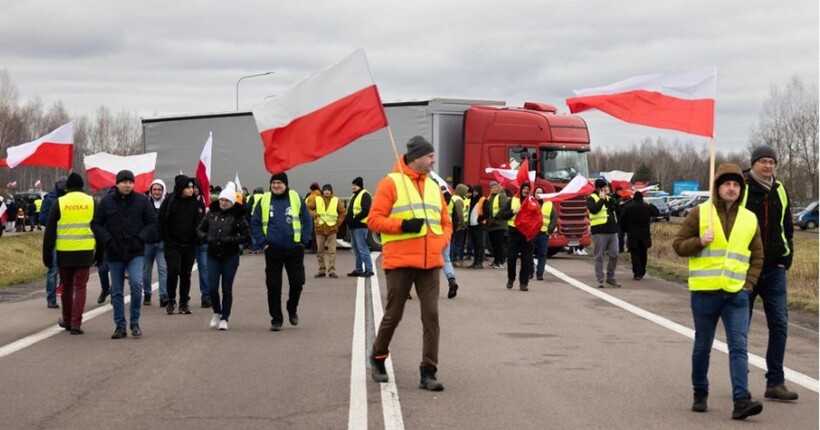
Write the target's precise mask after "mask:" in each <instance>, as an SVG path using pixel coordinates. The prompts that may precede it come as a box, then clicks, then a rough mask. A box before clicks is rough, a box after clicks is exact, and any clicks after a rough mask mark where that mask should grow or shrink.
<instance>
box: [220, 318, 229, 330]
mask: <svg viewBox="0 0 820 430" xmlns="http://www.w3.org/2000/svg"><path fill="white" fill-rule="evenodd" d="M219 329H220V330H227V329H228V321H225V320H219Z"/></svg>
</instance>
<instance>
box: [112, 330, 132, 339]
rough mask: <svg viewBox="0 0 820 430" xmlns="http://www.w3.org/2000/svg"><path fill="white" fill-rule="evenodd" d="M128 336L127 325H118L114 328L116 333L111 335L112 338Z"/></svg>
mask: <svg viewBox="0 0 820 430" xmlns="http://www.w3.org/2000/svg"><path fill="white" fill-rule="evenodd" d="M126 337H128V332H127V331H125V327H117V329H116V330H114V334H112V335H111V339H122V338H126Z"/></svg>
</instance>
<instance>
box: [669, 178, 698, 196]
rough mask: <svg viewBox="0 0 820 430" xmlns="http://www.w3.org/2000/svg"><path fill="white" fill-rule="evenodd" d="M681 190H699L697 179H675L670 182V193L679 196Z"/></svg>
mask: <svg viewBox="0 0 820 430" xmlns="http://www.w3.org/2000/svg"><path fill="white" fill-rule="evenodd" d="M683 191H700V182H699V181H675V182H672V195H673V196H679V195H680V193H681V192H683Z"/></svg>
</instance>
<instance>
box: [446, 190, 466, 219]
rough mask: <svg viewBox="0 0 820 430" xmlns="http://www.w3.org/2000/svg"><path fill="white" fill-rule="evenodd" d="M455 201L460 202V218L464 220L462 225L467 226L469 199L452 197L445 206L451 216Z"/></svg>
mask: <svg viewBox="0 0 820 430" xmlns="http://www.w3.org/2000/svg"><path fill="white" fill-rule="evenodd" d="M456 201H460V202H461V217H462V218H463V219H464V224H467V223H468V222H469V220H470V210H469V209H470V199H468V198H467V197H461V196H458V195H455V196H453V198H452V199H450V203H449V204H448V205H447V212H448V213H449V214H451V215H453V208H454V207H455V202H456Z"/></svg>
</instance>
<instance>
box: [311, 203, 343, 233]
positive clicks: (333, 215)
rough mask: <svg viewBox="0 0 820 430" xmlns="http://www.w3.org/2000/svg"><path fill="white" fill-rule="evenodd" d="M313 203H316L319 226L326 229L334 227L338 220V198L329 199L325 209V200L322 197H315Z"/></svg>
mask: <svg viewBox="0 0 820 430" xmlns="http://www.w3.org/2000/svg"><path fill="white" fill-rule="evenodd" d="M314 201H315V202H316V215H317V216H318V217H319V224H324V225H326V226H328V227H333V226H334V225H336V221H337V220H338V219H339V209H338V208H339V198H338V197H336V196H333V197H331V198H330V204H329V205H328V207H325V199H324V198H322V196H316V200H314ZM331 208H332V209H331Z"/></svg>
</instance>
